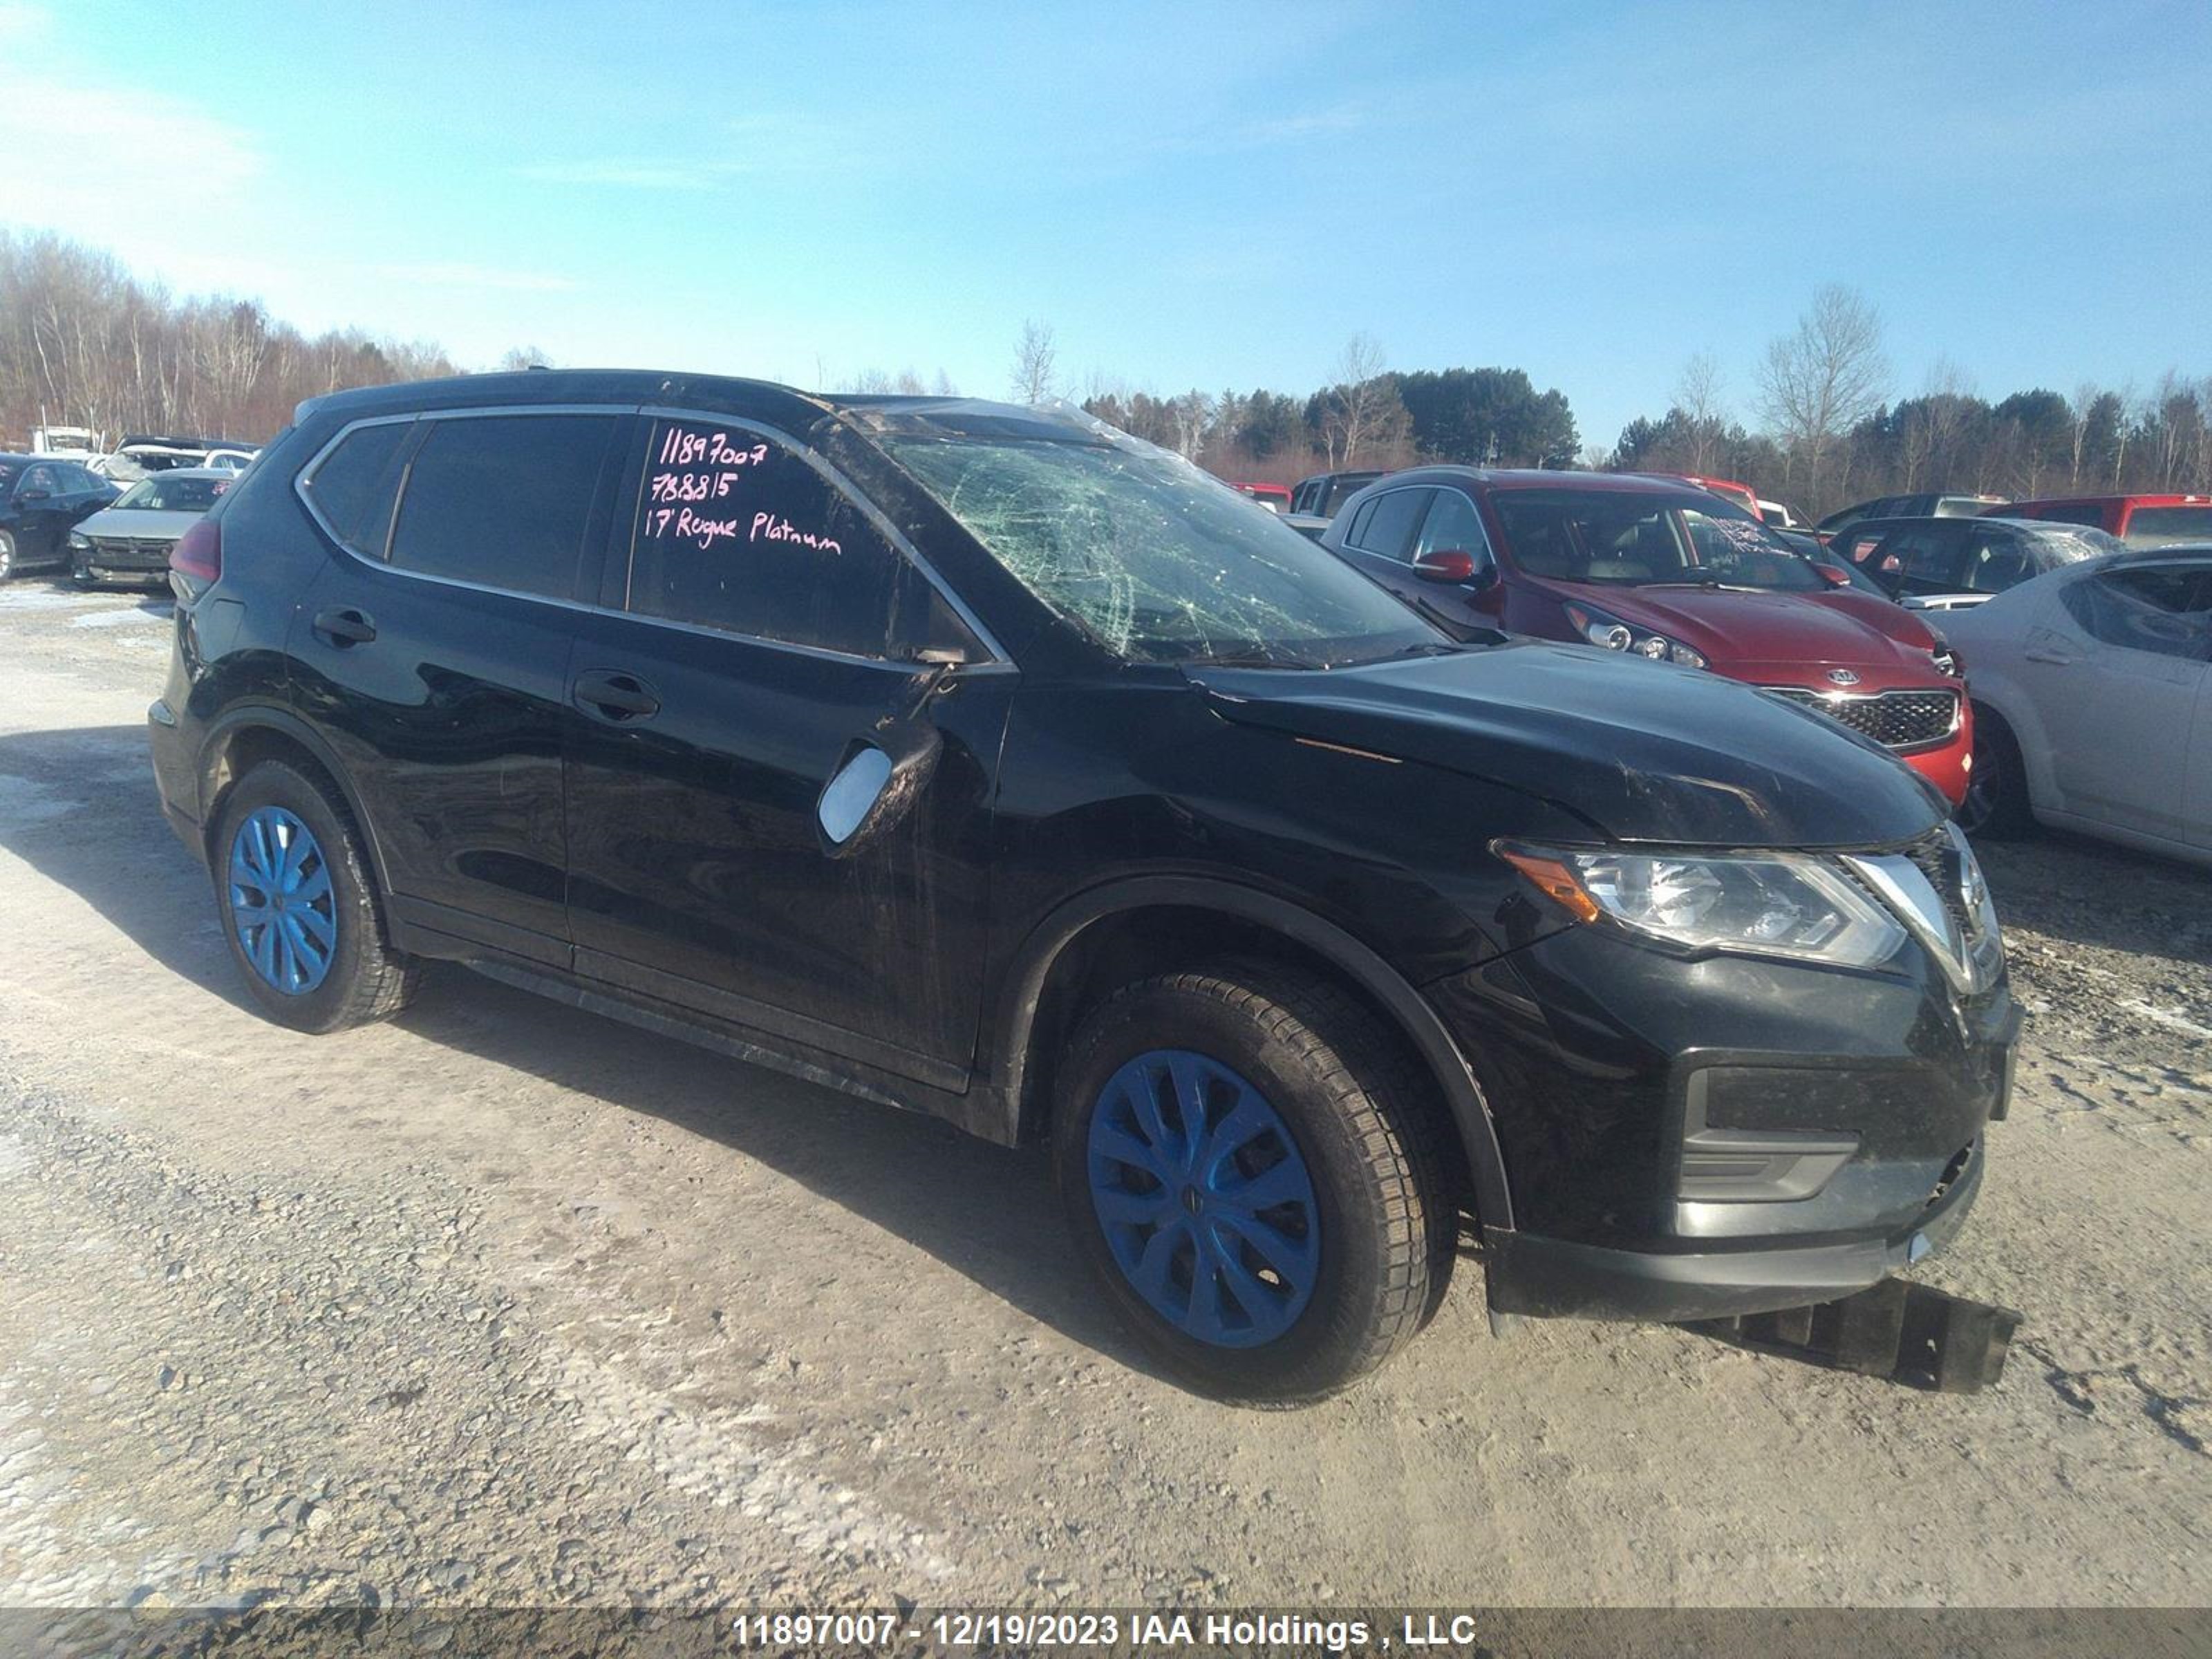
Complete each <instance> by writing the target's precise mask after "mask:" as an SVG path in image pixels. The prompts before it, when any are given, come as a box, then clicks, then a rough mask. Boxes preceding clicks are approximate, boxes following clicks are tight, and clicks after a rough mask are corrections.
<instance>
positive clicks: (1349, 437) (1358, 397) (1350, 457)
mask: <svg viewBox="0 0 2212 1659" xmlns="http://www.w3.org/2000/svg"><path fill="white" fill-rule="evenodd" d="M1384 373H1385V359H1384V357H1383V346H1382V343H1381V342H1380V341H1378V340H1376V337H1374V336H1373V335H1372V334H1368V333H1364V332H1362V333H1358V334H1355V335H1353V336H1352V337H1351V338H1350V339H1349V340H1346V342H1345V343H1344V350H1343V351H1342V353H1341V354H1340V355H1339V356H1338V357H1337V360H1336V382H1335V384H1334V386H1331V387H1329V389H1328V391H1327V392H1324V393H1322V398H1321V421H1320V425H1321V435H1322V446H1323V448H1324V451H1325V453H1327V454H1328V464H1329V465H1331V466H1332V467H1336V466H1353V465H1358V460H1359V452H1360V451H1361V450H1362V449H1370V448H1372V447H1374V446H1375V444H1376V441H1377V440H1378V439H1381V438H1383V436H1384V435H1385V428H1387V427H1389V424H1390V422H1392V421H1393V420H1394V419H1398V418H1402V417H1403V414H1404V410H1405V404H1403V403H1402V402H1401V400H1400V398H1399V397H1398V392H1397V389H1396V387H1395V386H1393V385H1392V384H1391V383H1390V382H1389V381H1388V380H1385V379H1384V378H1383V375H1384Z"/></svg>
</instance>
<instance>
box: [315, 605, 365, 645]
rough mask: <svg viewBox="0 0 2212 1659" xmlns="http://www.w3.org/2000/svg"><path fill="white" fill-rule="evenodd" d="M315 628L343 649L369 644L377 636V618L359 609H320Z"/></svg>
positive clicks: (319, 633)
mask: <svg viewBox="0 0 2212 1659" xmlns="http://www.w3.org/2000/svg"><path fill="white" fill-rule="evenodd" d="M314 628H315V632H316V633H317V634H318V635H320V636H321V637H322V638H324V639H325V640H328V641H330V642H331V644H332V645H335V646H337V647H338V648H339V649H341V650H343V649H344V648H345V647H348V646H355V645H367V644H368V642H369V641H371V640H373V639H374V638H375V637H376V622H375V619H374V618H373V617H368V616H366V615H364V614H363V613H362V612H361V611H351V610H343V611H317V612H316V613H315V623H314Z"/></svg>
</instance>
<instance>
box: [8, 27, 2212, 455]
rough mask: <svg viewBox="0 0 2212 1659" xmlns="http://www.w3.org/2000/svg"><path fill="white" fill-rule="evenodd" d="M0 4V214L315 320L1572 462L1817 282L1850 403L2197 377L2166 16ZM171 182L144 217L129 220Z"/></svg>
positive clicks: (2205, 139) (593, 355)
mask: <svg viewBox="0 0 2212 1659" xmlns="http://www.w3.org/2000/svg"><path fill="white" fill-rule="evenodd" d="M214 15H219V17H220V19H221V21H219V22H216V23H214V24H210V25H206V26H187V25H185V24H184V23H183V22H182V21H181V17H180V16H178V17H172V16H171V15H169V13H168V12H167V9H163V8H148V7H146V6H144V5H143V4H138V3H117V0H70V3H67V4H58V5H53V6H52V7H43V6H40V5H36V4H31V5H16V4H8V3H4V0H0V154H4V155H11V156H13V157H14V158H15V161H16V162H17V163H19V164H20V163H22V162H25V161H35V162H36V163H37V164H36V165H33V166H31V167H22V166H21V165H18V166H16V167H10V168H8V169H6V170H4V171H0V223H8V224H12V225H15V226H18V227H36V228H54V229H59V230H62V231H64V232H66V233H67V234H70V235H72V236H76V237H79V238H82V239H83V240H88V241H93V242H97V243H100V244H102V245H105V246H108V247H111V248H112V249H113V250H114V251H115V252H117V253H118V254H119V255H120V256H122V257H123V258H125V260H126V261H127V262H128V263H129V264H131V266H132V267H133V268H134V269H135V270H138V271H140V272H142V273H145V274H155V275H159V276H161V277H163V278H165V279H166V280H167V281H168V282H169V283H171V284H172V285H173V287H176V288H178V289H184V290H191V291H201V290H207V289H222V290H226V291H233V292H237V293H241V294H246V295H258V296H259V297H260V298H262V299H264V301H266V302H267V303H268V305H269V306H270V308H271V309H272V310H273V311H275V312H276V313H278V314H280V315H282V316H284V317H286V318H288V319H291V320H294V321H295V322H298V323H300V324H301V325H303V326H306V327H308V328H310V329H314V328H319V327H322V326H325V325H331V324H343V323H357V324H360V325H363V326H365V327H368V329H370V330H372V331H375V332H379V333H393V334H398V335H400V336H403V337H428V338H435V339H436V340H438V341H440V342H441V343H444V344H445V345H446V346H447V349H449V350H451V351H453V353H454V354H455V355H456V356H457V357H459V359H460V360H462V361H464V362H468V363H471V364H486V363H489V362H491V361H492V360H494V359H495V358H496V357H497V356H498V355H499V354H500V353H501V351H502V350H503V349H506V348H507V347H508V346H511V345H516V344H520V343H526V342H531V343H537V344H538V345H540V346H542V347H544V349H546V350H547V351H548V352H550V354H551V355H552V356H554V357H555V359H556V361H559V362H571V363H619V364H636V365H647V366H653V367H667V368H678V367H682V368H699V369H708V370H717V371H725V372H731V373H740V374H764V375H769V376H772V377H775V378H780V379H786V380H794V381H797V382H799V383H802V384H811V383H813V382H814V381H815V380H816V379H817V372H819V373H821V374H826V375H827V376H828V377H829V379H830V380H833V381H836V380H849V379H850V377H851V376H852V375H853V374H854V373H856V372H858V371H860V370H862V369H866V368H881V369H884V370H892V371H895V370H897V369H900V368H908V367H911V368H915V369H917V370H919V371H920V372H921V374H923V375H924V376H925V377H930V376H933V374H935V372H936V371H937V370H938V369H939V368H943V369H944V370H945V372H946V373H947V374H950V375H951V378H952V379H953V380H954V381H955V382H956V383H957V384H958V385H959V386H960V387H961V389H962V390H963V391H966V392H976V393H982V394H987V395H993V396H999V395H1003V394H1004V392H1005V391H1006V380H1007V375H1008V371H1009V368H1010V365H1011V361H1012V353H1013V344H1014V340H1015V337H1016V336H1017V335H1018V331H1019V330H1020V328H1021V325H1022V324H1023V322H1024V319H1032V318H1033V319H1038V320H1040V321H1043V322H1046V323H1048V324H1050V325H1051V326H1052V327H1053V328H1054V331H1055V332H1056V334H1057V337H1058V343H1059V351H1060V368H1061V371H1062V374H1063V376H1064V378H1065V379H1066V381H1067V383H1068V386H1069V387H1070V389H1071V390H1073V391H1074V392H1077V393H1078V394H1079V393H1080V392H1081V391H1082V390H1083V389H1084V387H1085V383H1086V382H1087V381H1088V380H1090V379H1091V376H1093V375H1094V374H1097V375H1102V376H1104V377H1107V378H1109V379H1110V380H1118V381H1120V382H1122V383H1124V384H1126V385H1127V386H1135V387H1142V388H1146V389H1150V390H1152V391H1154V392H1175V391H1178V390H1181V389H1183V388H1186V387H1188V386H1193V385H1196V386H1202V387H1205V388H1206V389H1208V390H1218V389H1219V388H1221V387H1222V386H1237V387H1238V388H1240V389H1242V388H1249V387H1250V386H1255V385H1264V386H1271V387H1275V388H1278V389H1282V390H1289V391H1298V392H1303V391H1304V390H1307V389H1310V387H1311V386H1314V385H1316V383H1318V382H1319V381H1321V380H1323V379H1324V378H1326V376H1327V375H1328V370H1329V369H1330V368H1331V366H1332V364H1333V363H1334V361H1335V359H1336V358H1337V357H1338V356H1339V355H1340V353H1341V351H1342V349H1343V347H1344V344H1345V342H1346V338H1347V337H1349V336H1351V335H1352V333H1353V332H1354V331H1367V332H1369V333H1371V334H1372V335H1373V336H1374V337H1376V339H1377V340H1378V341H1379V342H1380V343H1381V344H1382V346H1383V349H1384V352H1385V355H1386V356H1387V358H1388V361H1389V363H1390V364H1391V365H1392V366H1393V367H1395V368H1444V367H1449V366H1451V365H1455V364H1461V365H1468V366H1479V365H1484V364H1500V365H1506V366H1519V367H1521V368H1526V369H1527V370H1528V372H1529V374H1531V375H1532V376H1533V377H1534V379H1535V380H1536V382H1537V383H1538V384H1539V385H1540V386H1559V388H1561V389H1562V390H1563V391H1565V392H1566V393H1567V395H1568V397H1569V398H1570V399H1571V401H1572V403H1573V405H1574V409H1575V412H1576V415H1577V420H1578V422H1579V424H1580V426H1581V429H1582V435H1583V440H1584V441H1585V442H1590V441H1601V442H1606V443H1610V442H1611V441H1612V440H1613V438H1614V437H1615V436H1616V435H1618V433H1619V431H1620V426H1621V424H1622V423H1623V422H1625V421H1626V420H1627V419H1628V418H1629V417H1630V416H1632V415H1635V414H1637V413H1639V412H1647V411H1648V412H1650V413H1653V414H1656V413H1658V412H1660V411H1661V410H1662V409H1663V408H1664V406H1665V404H1666V402H1667V398H1668V392H1669V391H1670V390H1671V388H1672V387H1673V386H1674V383H1675V381H1676V380H1677V379H1678V377H1679V375H1680V370H1681V368H1682V365H1683V363H1684V362H1685V361H1686V359H1687V358H1688V357H1689V356H1691V355H1692V354H1693V353H1696V352H1700V351H1710V352H1711V353H1712V354H1714V355H1715V356H1716V357H1717V359H1718V360H1719V362H1720V364H1721V366H1722V368H1723V374H1724V377H1725V384H1724V386H1723V392H1724V395H1725V397H1726V398H1727V400H1728V401H1729V403H1730V404H1731V405H1732V406H1733V407H1734V408H1735V410H1736V411H1737V412H1738V413H1740V414H1742V415H1745V416H1748V414H1749V413H1750V408H1751V404H1752V402H1753V387H1754V375H1755V369H1756V365H1757V362H1758V360H1759V356H1760V355H1761V353H1762V351H1763V349H1764V347H1765V343H1766V341H1767V340H1768V339H1770V338H1771V337H1773V336H1774V335H1775V334H1777V333H1778V332H1780V331H1784V330H1785V329H1786V328H1788V327H1789V326H1790V324H1791V322H1792V321H1793V319H1795V317H1796V315H1797V313H1799V312H1800V311H1801V310H1802V308H1803V307H1804V305H1805V304H1806V302H1807V301H1808V298H1809V297H1810V295H1811V294H1812V292H1813V290H1814V288H1816V287H1817V286H1818V285H1819V284H1820V283H1825V282H1832V281H1833V282H1844V283H1850V284H1852V285H1855V286H1857V288H1859V289H1862V290H1863V291H1864V292H1865V293H1866V294H1867V295H1868V296H1869V298H1870V299H1872V300H1873V301H1874V302H1875V304H1876V306H1877V307H1879V308H1880V309H1881V313H1882V315H1883V318H1884V319H1885V322H1886V325H1887V342H1888V347H1889V356H1890V358H1891V361H1892V363H1893V374H1892V387H1893V392H1896V393H1899V394H1905V393H1910V392H1912V391H1915V390H1917V389H1918V388H1919V387H1920V386H1922V384H1923V382H1924V381H1925V380H1926V379H1927V377H1928V374H1929V371H1930V369H1931V368H1932V367H1933V366H1934V365H1935V364H1936V362H1937V361H1938V360H1939V359H1946V358H1948V360H1950V361H1951V362H1954V363H1955V364H1956V365H1958V366H1959V367H1960V368H1961V369H1963V370H1964V371H1965V373H1966V375H1967V377H1968V378H1969V379H1970V380H1972V382H1973V383H1974V384H1975V385H1976V386H1978V389H1979V390H1981V391H1982V392H1984V393H1986V394H1990V395H1992V396H1995V395H2001V394H2002V393H2003V392H2009V391H2012V390H2014V389H2016V388H2019V387H2022V386H2030V385H2037V384H2040V385H2045V386H2051V387H2053V388H2055V389H2057V390H2059V391H2061V392H2071V391H2072V390H2073V389H2074V387H2075V386H2076V385H2077V384H2078V383H2079V382H2081V380H2083V379H2085V378H2087V377H2095V378H2097V379H2099V380H2103V381H2105V382H2107V383H2112V384H2120V383H2124V382H2127V381H2130V380H2133V381H2134V382H2135V383H2136V385H2137V386H2138V387H2139V388H2142V389H2147V388H2148V386H2149V384H2150V383H2151V382H2152V381H2154V380H2155V379H2156V378H2157V376H2158V375H2159V374H2160V373H2161V372H2163V371H2164V370H2166V369H2167V368H2179V369H2181V370H2182V371H2183V372H2185V373H2187V374H2203V373H2205V372H2207V371H2208V369H2212V307H2208V305H2207V303H2206V301H2207V299H2208V297H2212V257H2208V256H2212V246H2208V243H2209V242H2212V232H2209V231H2208V228H2207V207H2208V194H2207V189H2206V186H2207V185H2208V183H2212V160H2208V158H2212V100H2208V99H2207V97H2206V96H2205V93H2204V87H2205V84H2206V78H2207V72H2208V69H2212V8H2208V7H2206V6H2204V5H2203V3H2201V0H2198V3H2194V4H2172V5H2162V4H2127V3H2100V4H2098V5H2095V6H2089V5H2081V4H2072V3H2069V4H2063V5H2060V4H2026V3H2013V4H2006V5H1996V6H1989V5H1963V4H1961V5H1947V4H1931V3H1927V0H1922V3H1917V4H1905V5H1892V4H1887V3H1865V4H1851V3H1835V0H1830V3H1826V4H1817V5H1814V4H1808V5H1798V4H1793V3H1784V0H1777V3H1772V4H1766V5H1699V4H1685V5H1676V6H1658V5H1646V6H1633V5H1631V6H1620V5H1610V4H1601V3H1584V4H1578V5H1558V6H1551V5H1544V4H1531V5H1519V6H1514V5H1502V4H1501V5H1490V6H1480V7H1478V6H1474V5H1453V6H1446V5H1435V6H1425V7H1373V6H1365V5H1360V4H1355V3H1348V0H1337V3H1331V4H1328V5H1322V6H1316V7H1312V8H1300V7H1296V6H1288V5H1285V6H1277V7H1270V8H1257V7H1253V8H1236V9H1231V8H1227V7H1219V8H1215V7H1207V6H1203V5H1193V4H1190V3H1188V0H1184V3H1179V4H1170V5H1153V4H1149V3H1146V4H1135V3H1112V4H1100V3H1090V4H1082V5H1075V4H1064V5H1063V4H1050V3H1040V4H1036V5H1031V6H1026V7H1017V6H1012V5H1008V6H1005V7H990V8H985V7H965V6H952V5H923V4H914V5H897V6H890V5H881V6H879V5H871V4H836V5H832V4H819V5H796V4H794V5H778V6H764V7H754V6H724V5H717V4H712V3H697V4H694V5H691V6H666V7H662V6H658V5H643V4H622V5H614V6H611V5H607V4H605V3H600V4H596V5H589V6H586V5H571V4H546V5H539V6H532V7H524V6H520V5H516V6H507V5H467V4H449V5H443V6H416V5H412V4H405V3H397V0H383V3H379V4H377V5H375V6H373V7H353V6H339V5H336V4H330V5H310V6H301V5H298V4H296V3H295V4H286V5H265V6H264V5H260V4H256V3H247V0H232V3H230V4H228V5H225V6H222V7H220V8H216V13H215V14H214ZM164 179H166V180H167V182H163V180H164Z"/></svg>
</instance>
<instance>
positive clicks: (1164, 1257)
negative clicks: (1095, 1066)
mask: <svg viewBox="0 0 2212 1659" xmlns="http://www.w3.org/2000/svg"><path fill="white" fill-rule="evenodd" d="M1087 1150H1088V1168H1089V1173H1090V1179H1091V1207H1092V1209H1093V1210H1094V1211H1096V1212H1097V1217H1098V1225H1099V1226H1100V1228H1101V1229H1102V1230H1103V1232H1104V1233H1105V1236H1106V1243H1107V1246H1108V1248H1109V1249H1110V1250H1111V1251H1112V1253H1113V1256H1114V1260H1115V1262H1116V1263H1117V1264H1118V1265H1119V1266H1120V1267H1121V1273H1122V1274H1123V1276H1124V1277H1125V1278H1127V1279H1128V1281H1129V1283H1130V1285H1132V1286H1133V1287H1134V1289H1135V1290H1136V1291H1137V1293H1138V1294H1139V1296H1141V1297H1143V1298H1144V1299H1145V1301H1146V1304H1147V1305H1149V1306H1150V1307H1151V1308H1152V1311H1153V1312H1155V1313H1157V1314H1158V1315H1159V1316H1160V1317H1161V1318H1163V1319H1164V1320H1165V1321H1167V1322H1168V1323H1169V1324H1170V1325H1171V1326H1173V1327H1174V1328H1176V1329H1177V1330H1179V1331H1181V1332H1182V1333H1183V1334H1185V1335H1187V1336H1191V1337H1195V1338H1196V1339H1197V1340H1200V1341H1201V1342H1206V1343H1210V1344H1212V1346H1216V1347H1223V1348H1255V1347H1258V1346H1261V1344H1263V1343H1267V1342H1272V1341H1273V1340H1275V1339H1276V1338H1277V1337H1279V1336H1280V1335H1282V1334H1283V1333H1284V1332H1285V1331H1287V1330H1289V1329H1290V1328H1291V1326H1292V1325H1294V1324H1296V1323H1297V1319H1298V1316H1299V1315H1300V1314H1302V1313H1304V1311H1305V1307H1306V1304H1307V1303H1308V1302H1310V1300H1312V1298H1313V1291H1314V1282H1315V1280H1316V1279H1317V1278H1318V1277H1319V1276H1320V1270H1321V1248H1322V1237H1321V1212H1320V1210H1319V1207H1318V1206H1316V1204H1315V1202H1314V1189H1313V1180H1312V1177H1311V1176H1310V1174H1309V1173H1308V1172H1307V1169H1306V1163H1305V1158H1304V1155H1303V1154H1302V1153H1301V1152H1299V1151H1298V1146H1297V1142H1296V1141H1295V1140H1293V1139H1291V1132H1290V1127H1289V1126H1288V1125H1287V1124H1285V1122H1284V1121H1283V1119H1282V1115H1281V1114H1279V1112H1277V1111H1276V1110H1275V1109H1274V1108H1273V1106H1272V1105H1270V1104H1269V1103H1268V1102H1267V1097H1265V1096H1264V1095H1262V1094H1261V1093H1260V1091H1258V1090H1256V1089H1255V1088H1254V1087H1253V1086H1252V1085H1250V1084H1249V1083H1247V1082H1246V1081H1245V1080H1244V1079H1243V1078H1241V1077H1239V1076H1237V1073H1234V1072H1232V1071H1231V1070H1230V1069H1229V1068H1228V1067H1227V1066H1224V1065H1222V1064H1221V1063H1220V1062H1219V1061H1218V1060H1209V1059H1207V1058H1206V1056H1205V1055H1204V1054H1194V1053H1192V1052H1190V1051H1189V1050H1188V1049H1182V1048H1155V1049H1153V1050H1152V1051H1151V1052H1150V1053H1148V1054H1139V1055H1138V1056H1137V1057H1136V1058H1135V1059H1134V1060H1131V1061H1129V1062H1128V1064H1127V1065H1126V1066H1122V1067H1121V1070H1119V1071H1118V1072H1116V1073H1114V1075H1113V1076H1112V1077H1111V1078H1109V1079H1107V1082H1106V1086H1105V1087H1104V1088H1103V1089H1102V1090H1101V1091H1099V1094H1098V1099H1097V1103H1096V1104H1095V1105H1094V1106H1093V1107H1092V1109H1091V1134H1090V1139H1089V1144H1088V1148H1087Z"/></svg>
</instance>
